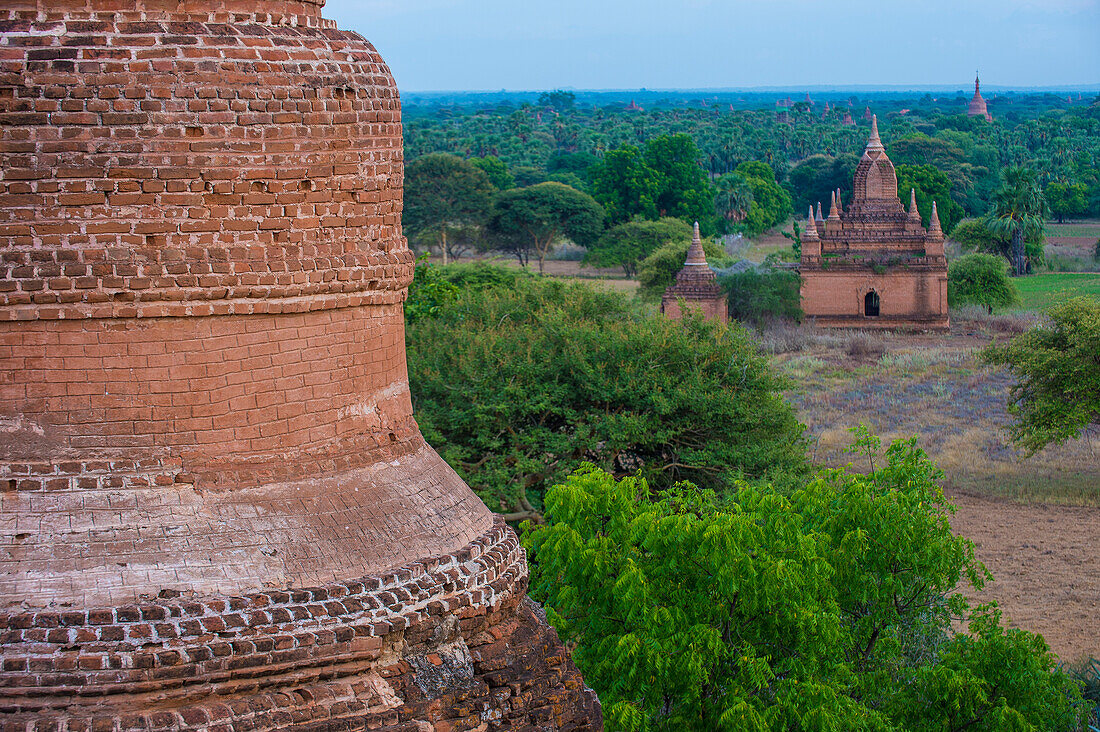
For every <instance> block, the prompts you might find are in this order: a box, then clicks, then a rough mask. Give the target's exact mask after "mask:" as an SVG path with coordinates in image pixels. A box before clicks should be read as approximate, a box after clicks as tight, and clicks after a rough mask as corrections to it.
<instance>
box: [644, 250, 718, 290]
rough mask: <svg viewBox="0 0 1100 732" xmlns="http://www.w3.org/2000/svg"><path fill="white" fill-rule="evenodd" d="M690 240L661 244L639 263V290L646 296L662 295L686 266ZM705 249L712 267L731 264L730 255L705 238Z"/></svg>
mask: <svg viewBox="0 0 1100 732" xmlns="http://www.w3.org/2000/svg"><path fill="white" fill-rule="evenodd" d="M689 246H691V242H690V241H671V242H669V243H668V244H665V245H663V246H661V247H660V248H659V249H657V251H655V252H653V253H652V254H650V255H649V256H648V257H646V258H645V259H643V260H642V261H641V262H640V263H639V264H638V284H639V285H640V286H639V288H638V291H639V292H640V293H641V294H642V295H643V296H644V297H660V296H661V295H663V294H664V292H665V290H666V289H668V287H669V285H671V284H672V283H673V282H675V281H676V273H677V272H679V271H680V270H681V269H683V268H684V262H685V261H687V250H688V247H689ZM703 251H704V252H706V255H707V263H708V264H710V265H711V266H712V267H725V266H728V265H729V264H730V259H729V256H728V255H727V254H726V252H725V250H724V249H722V248H721V247H720V246H718V245H717V244H715V243H714V242H712V241H710V240H709V239H704V240H703Z"/></svg>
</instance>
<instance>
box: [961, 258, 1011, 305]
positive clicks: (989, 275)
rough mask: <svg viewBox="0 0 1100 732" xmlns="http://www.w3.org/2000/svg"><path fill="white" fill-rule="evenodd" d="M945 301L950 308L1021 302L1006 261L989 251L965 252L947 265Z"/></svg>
mask: <svg viewBox="0 0 1100 732" xmlns="http://www.w3.org/2000/svg"><path fill="white" fill-rule="evenodd" d="M947 301H948V303H949V304H950V305H951V306H952V307H957V306H959V305H984V306H985V307H987V308H988V309H989V312H993V308H995V307H1007V306H1009V305H1015V304H1016V303H1018V302H1020V293H1019V292H1018V291H1017V290H1016V285H1014V284H1013V283H1012V280H1011V279H1010V278H1009V276H1008V263H1007V262H1006V261H1005V260H1003V259H1001V258H1000V257H995V256H993V255H991V254H964V255H963V256H961V257H959V258H958V259H955V260H953V261H952V262H951V264H950V265H949V266H948V268H947Z"/></svg>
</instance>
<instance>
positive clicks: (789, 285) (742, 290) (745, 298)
mask: <svg viewBox="0 0 1100 732" xmlns="http://www.w3.org/2000/svg"><path fill="white" fill-rule="evenodd" d="M718 282H719V284H720V285H721V286H722V289H723V290H725V292H726V297H727V298H728V299H729V312H730V316H731V317H733V318H736V319H737V320H740V321H742V322H746V323H753V324H754V325H763V324H764V323H766V322H768V321H770V320H775V319H781V318H787V319H790V320H794V321H801V320H802V298H801V295H800V294H799V289H800V287H801V284H802V280H801V279H800V278H799V276H798V273H797V272H790V271H786V270H777V269H765V270H764V271H757V270H755V269H750V270H746V271H744V272H738V273H737V274H730V275H725V276H723V277H720V278H719V280H718Z"/></svg>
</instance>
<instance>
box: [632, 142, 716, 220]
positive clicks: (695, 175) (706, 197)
mask: <svg viewBox="0 0 1100 732" xmlns="http://www.w3.org/2000/svg"><path fill="white" fill-rule="evenodd" d="M701 158H702V154H701V153H700V152H699V148H698V146H696V144H695V140H693V139H692V138H691V136H690V135H686V134H678V135H660V136H659V137H655V138H653V139H652V140H650V141H649V142H648V143H646V147H645V162H646V165H647V166H648V167H649V168H650V170H652V171H654V172H655V173H656V174H657V196H656V201H655V202H656V204H657V212H658V213H659V214H660V215H661V216H672V217H674V218H678V219H683V220H684V221H688V222H691V221H699V222H700V223H701V224H704V228H707V227H706V226H705V225H707V224H711V222H712V220H713V218H714V189H713V187H712V186H711V184H710V180H709V179H708V178H707V174H706V171H705V170H703V166H702V165H700V164H699V161H700V159H701Z"/></svg>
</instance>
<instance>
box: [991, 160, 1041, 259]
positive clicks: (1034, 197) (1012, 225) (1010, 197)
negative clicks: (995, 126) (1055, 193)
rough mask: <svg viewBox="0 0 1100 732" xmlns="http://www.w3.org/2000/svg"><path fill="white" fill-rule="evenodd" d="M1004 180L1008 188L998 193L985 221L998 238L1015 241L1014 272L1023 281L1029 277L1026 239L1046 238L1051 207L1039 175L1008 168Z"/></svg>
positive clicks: (1013, 242)
mask: <svg viewBox="0 0 1100 732" xmlns="http://www.w3.org/2000/svg"><path fill="white" fill-rule="evenodd" d="M1002 177H1003V179H1004V184H1003V185H1002V186H1001V187H1000V188H998V189H997V191H996V193H994V198H993V207H992V208H991V209H990V211H989V213H988V214H987V215H986V219H985V221H986V225H987V226H989V229H990V230H991V231H992V232H993V233H994V234H996V235H998V236H1004V237H1008V238H1009V239H1010V240H1011V242H1012V244H1011V250H1010V251H1011V254H1012V257H1011V261H1012V269H1013V273H1014V274H1015V275H1016V276H1017V277H1019V276H1021V275H1024V274H1026V273H1027V258H1026V256H1025V251H1024V239H1025V238H1026V237H1028V236H1036V235H1037V236H1041V235H1042V232H1043V223H1044V221H1045V220H1046V214H1047V205H1046V201H1045V200H1044V199H1043V194H1042V192H1041V191H1040V190H1039V183H1038V181H1037V179H1036V176H1035V171H1033V170H1031V169H1029V168H1020V167H1017V168H1008V169H1007V170H1005V171H1004V173H1003V176H1002Z"/></svg>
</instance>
